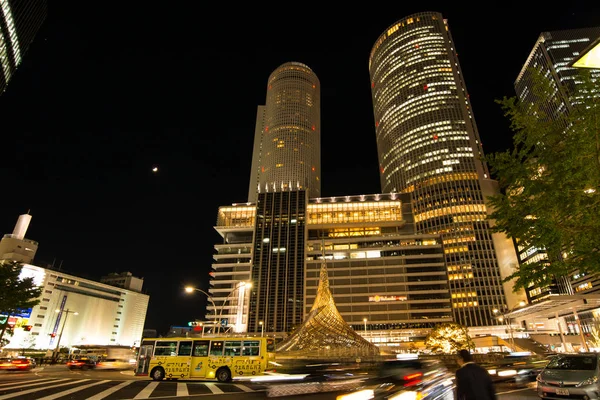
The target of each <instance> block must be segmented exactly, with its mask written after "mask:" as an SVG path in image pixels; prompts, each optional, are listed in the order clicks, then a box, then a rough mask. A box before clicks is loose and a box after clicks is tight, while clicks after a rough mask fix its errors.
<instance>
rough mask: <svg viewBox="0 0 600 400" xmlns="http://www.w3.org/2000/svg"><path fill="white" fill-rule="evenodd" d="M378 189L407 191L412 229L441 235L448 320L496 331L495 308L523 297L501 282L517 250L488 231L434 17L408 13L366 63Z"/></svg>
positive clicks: (452, 62) (466, 107)
mask: <svg viewBox="0 0 600 400" xmlns="http://www.w3.org/2000/svg"><path fill="white" fill-rule="evenodd" d="M369 70H370V76H371V90H372V99H373V110H374V116H375V130H376V137H377V149H378V157H379V164H380V165H379V167H380V178H381V189H382V193H394V192H402V193H410V194H411V196H412V203H413V207H414V208H413V211H414V222H415V227H416V232H417V233H420V234H423V233H427V234H440V235H442V240H443V243H444V253H445V258H446V264H447V268H448V276H449V283H450V292H451V297H452V308H453V315H454V320H455V321H456V322H458V323H461V324H465V325H467V326H488V325H496V324H498V323H499V322H498V321H497V320H496V318H495V317H494V312H493V310H494V309H497V310H506V309H508V308H511V307H512V306H513V305H515V304H516V303H518V301H519V300H523V299H524V294H519V295H517V294H514V293H513V292H512V284H510V283H505V284H503V283H502V279H503V278H504V277H506V276H508V275H509V274H510V273H512V271H513V270H512V268H513V267H515V266H516V265H517V257H516V252H515V248H514V245H513V243H512V241H511V240H509V239H508V238H506V236H504V235H500V234H492V233H491V232H490V226H489V222H488V221H486V217H487V215H488V214H489V213H490V212H491V211H490V210H489V209H488V207H487V205H486V201H485V199H486V196H488V195H491V194H494V193H497V190H498V186H497V183H496V182H495V181H493V180H491V179H490V175H489V171H488V168H487V166H486V165H485V164H484V163H483V162H482V161H481V160H480V158H481V157H482V154H483V150H482V148H481V141H480V139H479V133H478V131H477V126H476V124H475V120H474V116H473V112H472V110H471V103H470V101H469V95H468V93H467V89H466V85H465V82H464V80H463V76H462V71H461V68H460V64H459V61H458V56H457V52H456V48H455V44H454V41H453V40H452V36H451V34H450V30H449V28H448V23H447V21H446V20H445V19H444V18H443V16H442V15H441V14H440V13H436V12H423V13H418V14H413V15H410V16H408V17H406V18H403V19H401V20H400V21H398V22H397V23H395V24H394V25H392V26H390V27H389V28H388V29H387V30H386V31H384V33H383V34H382V35H381V36H380V37H379V38H378V39H377V41H376V42H375V45H374V46H373V49H372V51H371V55H370V59H369Z"/></svg>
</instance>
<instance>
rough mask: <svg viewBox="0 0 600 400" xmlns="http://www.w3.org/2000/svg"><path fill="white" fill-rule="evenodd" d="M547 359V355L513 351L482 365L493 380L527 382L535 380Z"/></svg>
mask: <svg viewBox="0 0 600 400" xmlns="http://www.w3.org/2000/svg"><path fill="white" fill-rule="evenodd" d="M548 361H549V358H548V357H544V356H541V355H538V354H534V353H530V352H514V353H510V354H507V355H506V356H504V357H503V358H501V359H499V360H496V361H495V362H493V363H485V364H482V366H483V367H484V368H486V369H487V370H488V372H489V374H490V375H491V376H492V380H493V381H494V382H505V381H514V382H516V383H527V382H533V381H535V378H536V377H537V376H538V374H539V373H540V371H541V370H542V369H544V367H545V366H546V364H548Z"/></svg>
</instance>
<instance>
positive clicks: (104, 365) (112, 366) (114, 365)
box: [96, 358, 134, 371]
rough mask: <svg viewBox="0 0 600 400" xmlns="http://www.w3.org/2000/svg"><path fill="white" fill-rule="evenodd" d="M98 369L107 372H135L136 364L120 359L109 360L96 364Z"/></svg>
mask: <svg viewBox="0 0 600 400" xmlns="http://www.w3.org/2000/svg"><path fill="white" fill-rule="evenodd" d="M96 369H100V370H102V369H105V370H116V371H124V370H129V369H131V370H133V369H134V364H132V363H130V362H129V360H121V359H118V358H107V359H106V360H100V361H98V362H97V363H96Z"/></svg>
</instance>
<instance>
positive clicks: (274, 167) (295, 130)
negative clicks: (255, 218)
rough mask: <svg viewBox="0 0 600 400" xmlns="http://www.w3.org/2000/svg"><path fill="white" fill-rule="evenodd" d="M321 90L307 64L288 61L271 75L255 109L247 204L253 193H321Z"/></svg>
mask: <svg viewBox="0 0 600 400" xmlns="http://www.w3.org/2000/svg"><path fill="white" fill-rule="evenodd" d="M320 92H321V86H320V83H319V79H318V78H317V76H316V75H315V73H314V72H313V71H312V70H311V69H310V68H309V67H308V66H306V65H304V64H301V63H298V62H288V63H285V64H283V65H281V66H279V67H278V68H277V69H276V70H275V71H273V72H272V73H271V75H270V76H269V79H268V82H267V102H266V105H264V106H259V107H258V112H257V117H256V129H255V136H254V152H253V156H252V170H251V174H250V188H249V191H248V201H249V202H256V201H257V194H258V193H264V192H281V191H289V190H308V192H309V195H310V197H319V196H320V195H321V100H320V97H321V95H320Z"/></svg>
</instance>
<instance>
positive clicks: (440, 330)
mask: <svg viewBox="0 0 600 400" xmlns="http://www.w3.org/2000/svg"><path fill="white" fill-rule="evenodd" d="M425 348H427V349H428V350H431V351H432V352H433V353H438V354H442V353H443V354H453V353H456V352H457V351H458V350H461V349H474V348H475V343H473V340H472V339H471V337H470V336H469V333H468V331H467V328H466V327H465V326H463V325H460V324H457V323H455V322H447V323H443V324H438V325H436V326H435V327H434V328H433V329H432V330H431V332H429V334H428V335H427V337H426V338H425Z"/></svg>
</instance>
